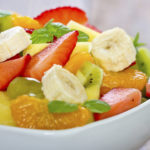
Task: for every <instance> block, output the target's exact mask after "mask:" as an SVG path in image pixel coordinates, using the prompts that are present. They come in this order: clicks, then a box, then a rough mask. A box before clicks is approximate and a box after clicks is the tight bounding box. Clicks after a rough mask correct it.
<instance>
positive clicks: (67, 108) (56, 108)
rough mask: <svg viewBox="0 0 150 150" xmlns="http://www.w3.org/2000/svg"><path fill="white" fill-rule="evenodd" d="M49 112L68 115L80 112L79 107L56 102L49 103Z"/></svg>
mask: <svg viewBox="0 0 150 150" xmlns="http://www.w3.org/2000/svg"><path fill="white" fill-rule="evenodd" d="M48 110H49V112H51V113H68V112H74V111H76V110H78V105H77V104H70V103H67V102H64V101H58V100H55V101H51V102H49V103H48Z"/></svg>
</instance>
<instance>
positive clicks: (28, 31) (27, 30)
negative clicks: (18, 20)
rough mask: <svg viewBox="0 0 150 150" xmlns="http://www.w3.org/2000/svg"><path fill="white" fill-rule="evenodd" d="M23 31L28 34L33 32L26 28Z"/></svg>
mask: <svg viewBox="0 0 150 150" xmlns="http://www.w3.org/2000/svg"><path fill="white" fill-rule="evenodd" d="M24 30H25V31H26V32H27V33H29V34H32V32H33V31H34V29H28V28H24Z"/></svg>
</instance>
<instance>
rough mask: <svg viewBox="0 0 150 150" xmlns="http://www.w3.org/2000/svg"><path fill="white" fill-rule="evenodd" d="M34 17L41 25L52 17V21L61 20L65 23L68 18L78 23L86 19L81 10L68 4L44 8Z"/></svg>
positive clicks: (83, 22)
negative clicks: (48, 8)
mask: <svg viewBox="0 0 150 150" xmlns="http://www.w3.org/2000/svg"><path fill="white" fill-rule="evenodd" d="M34 19H35V20H37V21H38V22H39V23H40V24H42V25H45V24H46V23H47V22H48V21H49V20H50V19H54V22H61V23H63V24H65V25H66V24H67V23H68V22H69V21H70V20H74V21H76V22H78V23H80V24H85V23H86V22H87V20H88V19H87V17H86V13H85V12H84V11H83V10H81V9H79V8H77V7H69V6H65V7H58V8H55V9H50V10H46V11H44V12H42V13H41V14H40V15H39V16H37V17H35V18H34Z"/></svg>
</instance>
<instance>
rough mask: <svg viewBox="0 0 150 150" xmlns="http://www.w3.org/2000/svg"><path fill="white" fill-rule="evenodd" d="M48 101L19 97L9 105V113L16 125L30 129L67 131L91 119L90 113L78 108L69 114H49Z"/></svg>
mask: <svg viewBox="0 0 150 150" xmlns="http://www.w3.org/2000/svg"><path fill="white" fill-rule="evenodd" d="M47 105H48V100H44V99H43V100H41V99H37V98H34V97H29V96H20V97H18V98H17V99H16V100H14V101H12V103H11V112H12V116H13V118H14V121H15V122H16V125H17V126H19V127H23V128H31V129H51V130H54V129H56V130H59V129H68V128H73V127H79V126H83V125H85V124H87V123H88V121H89V120H90V119H91V112H90V111H88V110H87V109H86V108H84V107H81V106H79V109H78V110H77V111H75V112H70V113H61V114H60V113H50V112H49V111H48V106H47Z"/></svg>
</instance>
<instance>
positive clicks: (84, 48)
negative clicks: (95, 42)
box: [71, 42, 92, 57]
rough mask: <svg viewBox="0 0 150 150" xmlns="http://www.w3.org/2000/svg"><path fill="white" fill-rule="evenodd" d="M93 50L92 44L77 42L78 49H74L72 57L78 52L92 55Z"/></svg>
mask: <svg viewBox="0 0 150 150" xmlns="http://www.w3.org/2000/svg"><path fill="white" fill-rule="evenodd" d="M91 49H92V44H91V42H77V44H76V47H75V48H74V50H73V52H72V54H71V57H72V56H73V55H74V54H76V53H78V52H88V53H90V52H91Z"/></svg>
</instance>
